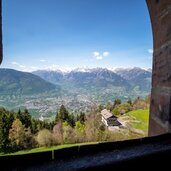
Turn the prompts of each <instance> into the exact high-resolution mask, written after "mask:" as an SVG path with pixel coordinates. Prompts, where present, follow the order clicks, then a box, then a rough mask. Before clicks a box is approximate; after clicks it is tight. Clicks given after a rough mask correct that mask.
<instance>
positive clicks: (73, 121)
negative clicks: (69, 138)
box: [68, 113, 75, 127]
mask: <svg viewBox="0 0 171 171" xmlns="http://www.w3.org/2000/svg"><path fill="white" fill-rule="evenodd" d="M68 123H69V125H70V126H71V127H74V126H75V117H74V114H73V113H71V115H69V119H68Z"/></svg>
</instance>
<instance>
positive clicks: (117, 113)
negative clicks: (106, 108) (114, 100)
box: [112, 108, 120, 116]
mask: <svg viewBox="0 0 171 171" xmlns="http://www.w3.org/2000/svg"><path fill="white" fill-rule="evenodd" d="M112 113H113V114H114V115H116V116H117V115H120V112H119V110H118V109H117V108H115V109H113V110H112Z"/></svg>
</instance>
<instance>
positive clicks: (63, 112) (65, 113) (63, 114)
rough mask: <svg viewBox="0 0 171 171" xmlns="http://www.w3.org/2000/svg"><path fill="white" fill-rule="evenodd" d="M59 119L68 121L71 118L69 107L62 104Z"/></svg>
mask: <svg viewBox="0 0 171 171" xmlns="http://www.w3.org/2000/svg"><path fill="white" fill-rule="evenodd" d="M58 118H59V120H62V121H67V122H68V120H69V112H68V111H67V109H66V108H65V106H64V105H61V107H60V109H59V116H58Z"/></svg>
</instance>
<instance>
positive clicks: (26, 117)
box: [16, 109, 31, 128]
mask: <svg viewBox="0 0 171 171" xmlns="http://www.w3.org/2000/svg"><path fill="white" fill-rule="evenodd" d="M16 118H17V119H19V120H20V121H21V123H22V124H23V125H25V127H26V128H28V127H31V115H30V113H29V112H28V110H27V109H25V110H24V112H21V110H20V109H19V110H18V112H17V117H16Z"/></svg>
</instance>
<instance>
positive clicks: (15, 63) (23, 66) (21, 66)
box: [11, 61, 26, 68]
mask: <svg viewBox="0 0 171 171" xmlns="http://www.w3.org/2000/svg"><path fill="white" fill-rule="evenodd" d="M11 64H12V65H16V66H18V67H20V68H26V66H25V65H21V64H19V63H18V62H15V61H13V62H11Z"/></svg>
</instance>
